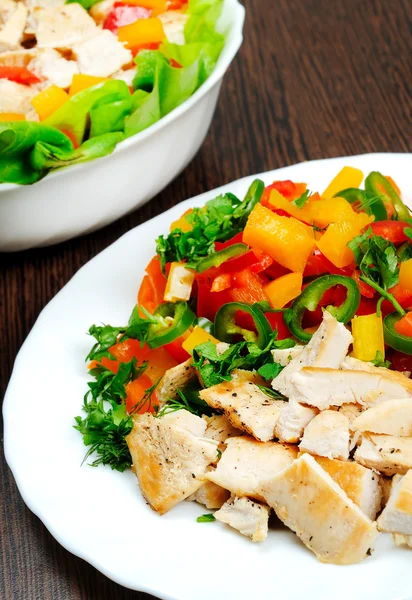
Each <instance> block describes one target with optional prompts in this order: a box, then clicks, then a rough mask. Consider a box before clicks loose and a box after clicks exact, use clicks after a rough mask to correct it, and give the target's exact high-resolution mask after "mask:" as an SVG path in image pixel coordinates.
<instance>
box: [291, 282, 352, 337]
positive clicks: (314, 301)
mask: <svg viewBox="0 0 412 600" xmlns="http://www.w3.org/2000/svg"><path fill="white" fill-rule="evenodd" d="M335 285H343V286H344V287H345V288H346V290H347V292H348V293H347V297H346V300H345V301H344V302H343V303H342V304H341V305H340V306H327V307H326V310H327V311H328V312H330V313H331V315H333V316H334V317H335V319H337V320H338V321H340V322H341V323H345V324H346V323H348V322H349V321H350V320H351V318H352V317H353V316H354V314H355V313H356V311H357V310H358V308H359V304H360V298H361V296H360V291H359V287H358V285H357V283H356V281H355V280H354V279H352V278H351V277H345V276H344V275H324V276H323V277H319V278H318V279H315V281H312V282H311V283H309V284H308V285H307V286H306V287H305V289H304V290H303V292H302V293H301V294H300V296H298V297H297V298H296V299H295V300H294V301H293V303H292V306H291V307H290V309H289V310H288V311H286V312H285V316H284V319H285V322H286V324H287V326H288V327H289V329H290V331H291V333H292V334H293V335H294V336H295V337H296V338H297V339H298V340H301V341H302V342H309V341H310V340H311V338H312V334H310V333H307V332H306V331H305V330H304V329H303V328H302V318H303V315H304V312H305V310H310V311H314V310H316V308H317V307H318V305H319V302H320V301H321V299H322V297H323V295H324V293H325V292H326V291H327V290H329V289H330V288H332V287H334V286H335Z"/></svg>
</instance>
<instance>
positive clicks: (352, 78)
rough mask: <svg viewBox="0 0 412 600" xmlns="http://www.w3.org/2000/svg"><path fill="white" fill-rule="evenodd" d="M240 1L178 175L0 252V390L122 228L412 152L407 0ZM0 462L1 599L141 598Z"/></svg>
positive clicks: (411, 18)
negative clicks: (231, 192)
mask: <svg viewBox="0 0 412 600" xmlns="http://www.w3.org/2000/svg"><path fill="white" fill-rule="evenodd" d="M245 5H246V9H247V19H246V27H245V42H244V45H243V47H242V49H241V52H240V54H239V56H238V57H237V59H236V61H235V63H234V64H233V66H232V67H231V69H230V71H229V73H228V74H227V76H226V78H225V81H224V85H223V89H222V95H221V97H220V100H219V105H218V109H217V113H216V116H215V119H214V122H213V125H212V128H211V130H210V133H209V135H208V137H207V139H206V141H205V144H204V145H203V147H202V149H201V151H200V152H199V154H198V155H197V157H196V158H195V159H194V160H193V162H192V163H191V164H190V165H189V167H188V168H187V169H186V170H185V172H184V173H183V174H182V175H180V176H179V177H178V178H177V179H176V180H175V181H174V182H173V183H172V184H171V185H170V186H169V187H168V188H167V189H166V190H164V191H163V192H162V193H161V194H159V195H158V196H157V197H156V198H154V199H153V200H152V201H151V202H150V203H149V204H147V205H146V206H144V207H143V208H141V209H140V210H137V211H135V212H134V213H132V214H131V215H129V216H127V217H125V218H123V219H121V220H119V221H118V222H116V223H114V224H113V225H111V226H109V227H106V228H105V229H103V230H101V231H99V232H97V233H94V234H91V235H88V236H84V237H81V238H79V239H76V240H72V241H70V242H67V243H64V244H61V245H59V246H56V247H53V248H46V249H39V250H31V251H27V252H22V253H17V254H14V255H0V268H1V271H0V340H1V343H0V392H1V393H2V395H3V393H4V390H5V388H6V385H7V381H8V379H9V377H10V373H11V370H12V365H13V361H14V359H15V356H16V353H17V351H18V350H19V348H20V346H21V344H22V342H23V340H24V338H25V337H26V336H27V334H28V332H29V331H30V329H31V327H32V326H33V324H34V322H35V320H36V318H37V316H38V314H39V312H40V311H41V309H42V308H43V307H44V306H45V304H46V303H47V302H48V301H49V300H50V299H51V298H52V297H53V296H54V295H55V294H56V293H57V292H58V291H59V290H60V289H61V287H62V286H63V285H64V284H65V283H66V282H67V281H68V280H69V279H70V278H71V277H72V275H73V274H74V273H75V272H76V271H77V270H78V269H79V267H81V266H82V265H83V264H84V263H86V262H87V261H88V260H89V259H90V258H92V257H93V256H95V255H96V254H97V253H98V252H100V251H101V250H102V249H103V248H105V247H107V246H108V245H109V244H110V243H112V242H113V241H114V240H116V239H117V238H118V237H119V236H120V235H121V234H123V233H124V232H126V231H128V230H129V229H130V228H131V227H134V226H136V225H138V224H139V223H142V222H143V221H146V220H147V219H149V218H151V217H154V216H155V215H157V214H159V213H160V212H162V211H163V210H165V209H166V208H169V207H171V206H172V205H174V204H176V203H178V202H180V201H181V200H184V199H186V198H188V197H191V196H194V195H196V194H199V193H201V192H203V191H205V190H207V189H212V188H215V187H217V186H219V185H223V184H225V183H228V182H230V181H231V180H234V179H237V178H239V177H242V176H245V175H249V174H253V173H258V172H260V171H266V170H268V169H273V168H276V167H282V166H285V165H288V164H293V163H296V162H299V161H303V160H309V159H316V158H325V157H332V156H340V155H345V154H358V153H364V152H410V151H412V147H411V145H412V141H411V140H412V138H411V123H412V114H411V112H412V102H411V96H412V78H411V64H412V62H411V61H412V55H411V45H410V31H411V26H412V3H411V2H410V0H392V1H391V2H387V0H341V1H340V2H338V1H337V0H335V1H331V0H276V1H275V0H245ZM45 358H46V359H47V357H45ZM28 393H30V386H29V385H28ZM0 469H1V473H0V475H1V476H0V495H1V509H0V544H1V558H0V560H1V570H0V598H2V599H3V598H4V599H5V600H37V599H38V600H49V599H50V600H51V599H53V600H69V599H70V600H114V599H116V600H131V599H133V600H143V599H147V598H149V596H147V595H145V594H140V593H137V592H131V591H129V590H125V589H123V588H121V587H120V586H117V585H116V584H114V583H112V582H111V581H109V580H108V579H106V578H105V577H104V576H103V575H100V574H99V573H98V572H97V571H95V570H94V569H93V568H92V567H91V566H89V565H88V564H86V563H84V562H83V561H82V560H80V559H77V558H75V557H73V556H72V555H70V554H69V553H68V552H66V550H64V549H63V548H62V547H60V546H59V545H58V544H57V543H56V542H55V541H54V539H53V538H52V537H51V535H50V534H49V533H48V532H47V531H46V529H45V528H44V526H43V525H42V524H41V523H40V521H39V520H38V519H37V518H36V517H35V516H34V515H33V514H32V513H31V512H30V511H29V510H28V509H27V508H26V506H25V505H24V503H23V501H22V500H21V498H20V496H19V493H18V490H17V487H16V485H15V483H14V480H13V477H12V475H11V473H10V471H9V469H8V467H7V466H6V464H5V462H4V457H3V456H2V460H1V467H0ZM194 600H195V596H194Z"/></svg>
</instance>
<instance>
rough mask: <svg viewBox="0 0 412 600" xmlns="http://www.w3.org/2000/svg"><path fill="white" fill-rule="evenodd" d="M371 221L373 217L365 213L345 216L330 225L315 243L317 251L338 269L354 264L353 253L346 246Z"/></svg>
mask: <svg viewBox="0 0 412 600" xmlns="http://www.w3.org/2000/svg"><path fill="white" fill-rule="evenodd" d="M372 221H373V217H370V216H368V215H366V214H365V213H359V214H357V213H352V215H351V216H349V215H345V216H344V217H343V218H342V219H339V220H338V221H336V222H335V223H331V224H330V225H329V227H328V229H327V230H326V232H325V233H324V235H323V236H322V237H321V239H320V240H318V241H317V246H318V248H319V250H320V251H321V252H322V254H324V255H325V256H326V258H328V259H329V260H330V261H331V263H333V264H334V265H335V266H336V267H339V268H340V269H341V268H343V267H347V266H348V265H350V264H351V263H353V262H354V257H353V252H352V250H350V249H349V248H348V246H347V244H348V242H350V241H351V240H352V239H353V238H354V237H356V236H357V235H359V234H360V233H361V231H362V230H363V229H364V228H365V227H366V226H367V225H369V223H371V222H372Z"/></svg>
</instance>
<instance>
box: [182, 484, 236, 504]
mask: <svg viewBox="0 0 412 600" xmlns="http://www.w3.org/2000/svg"><path fill="white" fill-rule="evenodd" d="M229 498H230V492H228V490H225V489H224V488H222V487H220V485H216V483H213V481H206V482H205V483H203V484H202V485H201V486H200V488H199V489H198V490H196V492H195V493H194V494H191V495H190V496H189V497H188V498H186V500H187V501H188V502H198V503H199V504H202V505H203V506H206V508H209V509H210V510H212V509H215V508H221V507H222V506H223V504H224V503H225V502H226V501H227V500H229Z"/></svg>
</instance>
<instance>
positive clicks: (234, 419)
mask: <svg viewBox="0 0 412 600" xmlns="http://www.w3.org/2000/svg"><path fill="white" fill-rule="evenodd" d="M200 397H201V398H202V400H204V401H205V402H207V404H208V405H209V406H211V407H212V408H215V409H216V410H221V411H223V412H224V414H225V416H226V417H227V418H228V419H229V421H230V422H231V423H232V425H233V426H234V427H238V428H239V429H241V430H242V431H246V432H247V433H250V434H251V435H253V437H255V438H256V439H257V440H260V441H261V442H268V441H269V440H272V439H273V438H274V437H275V426H276V423H277V421H278V419H279V415H280V413H281V411H282V409H283V408H284V407H285V405H286V403H285V402H284V401H283V400H273V399H272V398H270V397H269V396H267V395H266V394H265V393H264V392H262V390H261V389H260V388H259V387H258V386H257V385H255V384H254V383H252V382H251V381H244V380H242V379H240V378H237V379H235V378H234V379H232V381H225V382H223V383H219V384H218V385H214V386H213V387H210V388H207V389H205V390H201V392H200Z"/></svg>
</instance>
